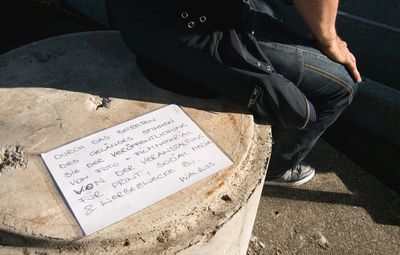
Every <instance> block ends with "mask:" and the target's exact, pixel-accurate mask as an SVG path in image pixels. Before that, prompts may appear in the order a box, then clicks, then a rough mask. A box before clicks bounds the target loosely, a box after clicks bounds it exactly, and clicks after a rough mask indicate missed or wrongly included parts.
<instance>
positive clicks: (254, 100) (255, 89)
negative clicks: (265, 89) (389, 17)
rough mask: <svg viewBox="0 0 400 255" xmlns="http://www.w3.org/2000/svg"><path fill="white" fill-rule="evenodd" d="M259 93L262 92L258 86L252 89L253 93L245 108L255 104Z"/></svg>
mask: <svg viewBox="0 0 400 255" xmlns="http://www.w3.org/2000/svg"><path fill="white" fill-rule="evenodd" d="M261 92H262V89H261V88H260V87H258V86H255V87H254V89H253V92H252V93H251V96H250V100H249V103H248V105H247V108H250V107H252V106H253V105H254V104H255V103H256V102H257V100H258V98H259V97H260V95H261Z"/></svg>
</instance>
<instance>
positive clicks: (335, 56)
mask: <svg viewBox="0 0 400 255" xmlns="http://www.w3.org/2000/svg"><path fill="white" fill-rule="evenodd" d="M317 45H318V47H319V48H320V50H321V51H322V52H323V53H324V54H325V55H326V56H327V57H329V58H330V59H332V60H333V61H336V62H338V63H340V64H342V65H344V66H345V67H346V68H347V70H348V71H349V72H350V73H351V75H352V76H353V78H354V80H355V81H356V82H357V83H359V82H361V75H360V73H359V72H358V69H357V64H356V58H355V57H354V55H353V53H351V52H350V50H349V49H348V48H347V43H346V42H345V41H343V40H342V39H341V38H340V37H339V36H336V38H335V39H334V40H332V41H328V42H323V43H320V42H317Z"/></svg>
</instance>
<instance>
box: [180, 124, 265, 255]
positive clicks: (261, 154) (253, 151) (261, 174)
mask: <svg viewBox="0 0 400 255" xmlns="http://www.w3.org/2000/svg"><path fill="white" fill-rule="evenodd" d="M255 129H256V132H254V136H253V143H252V147H251V148H250V150H249V153H248V155H247V157H246V160H245V162H246V167H250V168H251V167H252V166H251V165H252V162H253V160H252V159H253V158H262V159H266V160H265V164H264V166H263V167H262V168H260V170H258V183H257V185H256V186H255V187H254V188H253V189H252V190H251V191H250V193H249V194H248V195H247V196H246V197H245V198H244V199H243V200H242V201H241V203H240V204H239V206H238V207H237V208H235V211H234V212H233V214H232V215H230V217H228V218H226V219H225V220H224V221H223V222H220V223H219V224H218V225H216V226H215V227H214V230H212V231H211V232H213V234H212V236H213V237H214V236H216V235H217V234H218V232H219V231H220V230H222V229H223V227H224V226H225V225H227V224H229V222H230V221H231V220H232V219H233V218H235V217H236V216H237V215H239V214H241V213H246V212H245V211H246V206H247V204H248V202H249V200H251V199H252V198H254V195H255V193H257V191H260V190H262V187H263V184H264V179H265V174H266V171H265V169H266V166H267V165H268V158H269V157H270V155H271V147H268V146H266V145H265V144H263V143H261V146H260V144H259V142H260V141H262V140H263V139H262V138H261V137H260V132H261V135H265V137H268V138H269V139H270V141H272V138H271V133H270V130H269V131H267V132H265V133H264V132H263V131H266V130H265V128H264V130H262V129H263V127H262V125H255ZM267 141H268V140H267ZM263 145H264V148H262V146H263ZM271 145H272V144H271ZM260 147H261V148H260ZM260 188H261V189H260ZM258 195H259V196H258V199H257V204H258V202H259V200H260V198H261V191H260V192H259V194H258ZM256 214H257V210H255V212H254V219H253V220H252V222H253V223H252V227H251V229H252V228H253V226H254V222H255V217H256ZM252 216H253V215H252ZM239 217H240V215H239ZM250 238H251V231H250V233H249V234H248V235H247V236H246V237H245V238H244V239H245V240H246V243H247V245H246V250H247V246H248V243H249V242H250ZM209 241H210V240H198V241H196V242H194V243H191V244H189V245H188V246H187V247H184V248H182V249H181V250H178V251H177V252H176V253H174V254H181V253H182V252H184V251H188V250H189V249H190V248H191V247H192V246H194V245H197V244H200V243H202V244H203V245H204V244H206V243H208V242H209ZM227 243H228V242H227ZM234 243H235V242H234ZM190 252H192V251H190ZM187 254H192V253H187ZM193 254H197V253H193ZM239 254H243V253H239Z"/></svg>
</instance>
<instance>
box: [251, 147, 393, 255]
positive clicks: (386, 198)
mask: <svg viewBox="0 0 400 255" xmlns="http://www.w3.org/2000/svg"><path fill="white" fill-rule="evenodd" d="M360 146H362V145H360ZM307 160H308V161H309V162H311V163H312V164H313V165H314V166H315V167H316V169H317V174H316V176H315V177H314V179H313V180H311V181H310V182H309V183H306V184H304V185H303V186H299V187H297V188H282V187H271V186H265V187H264V191H263V197H262V198H261V201H260V206H259V209H258V214H257V219H256V223H255V227H254V229H253V235H254V236H255V237H257V238H258V239H257V242H261V243H262V244H263V245H264V246H265V247H264V248H263V247H261V248H260V246H259V245H258V247H257V251H258V252H257V254H307V255H311V254H354V255H356V254H363V255H366V254H385V255H390V254H393V255H398V254H400V196H399V195H398V194H397V193H395V192H393V191H391V190H390V189H388V188H386V187H385V186H384V185H383V184H381V183H380V182H379V181H378V180H377V179H375V178H374V177H373V176H371V175H370V174H368V173H367V172H365V171H364V170H363V169H362V168H360V167H359V166H358V165H356V164H355V163H353V162H352V161H350V160H349V159H348V158H346V157H345V156H344V155H343V154H340V153H339V152H337V151H335V150H334V149H333V148H332V147H331V146H330V145H329V144H327V143H326V142H324V141H322V140H321V141H320V142H319V143H318V144H317V145H316V147H315V148H314V150H313V151H312V152H311V153H310V155H309V157H308V159H307ZM377 171H379V169H377ZM253 240H254V238H253ZM253 246H254V245H253ZM251 254H254V253H251Z"/></svg>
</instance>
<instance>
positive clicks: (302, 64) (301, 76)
mask: <svg viewBox="0 0 400 255" xmlns="http://www.w3.org/2000/svg"><path fill="white" fill-rule="evenodd" d="M297 52H298V55H299V58H300V67H299V72H300V75H299V80H298V81H297V83H296V87H299V85H300V83H301V81H302V79H303V73H304V55H303V52H301V51H299V50H298V51H297Z"/></svg>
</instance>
